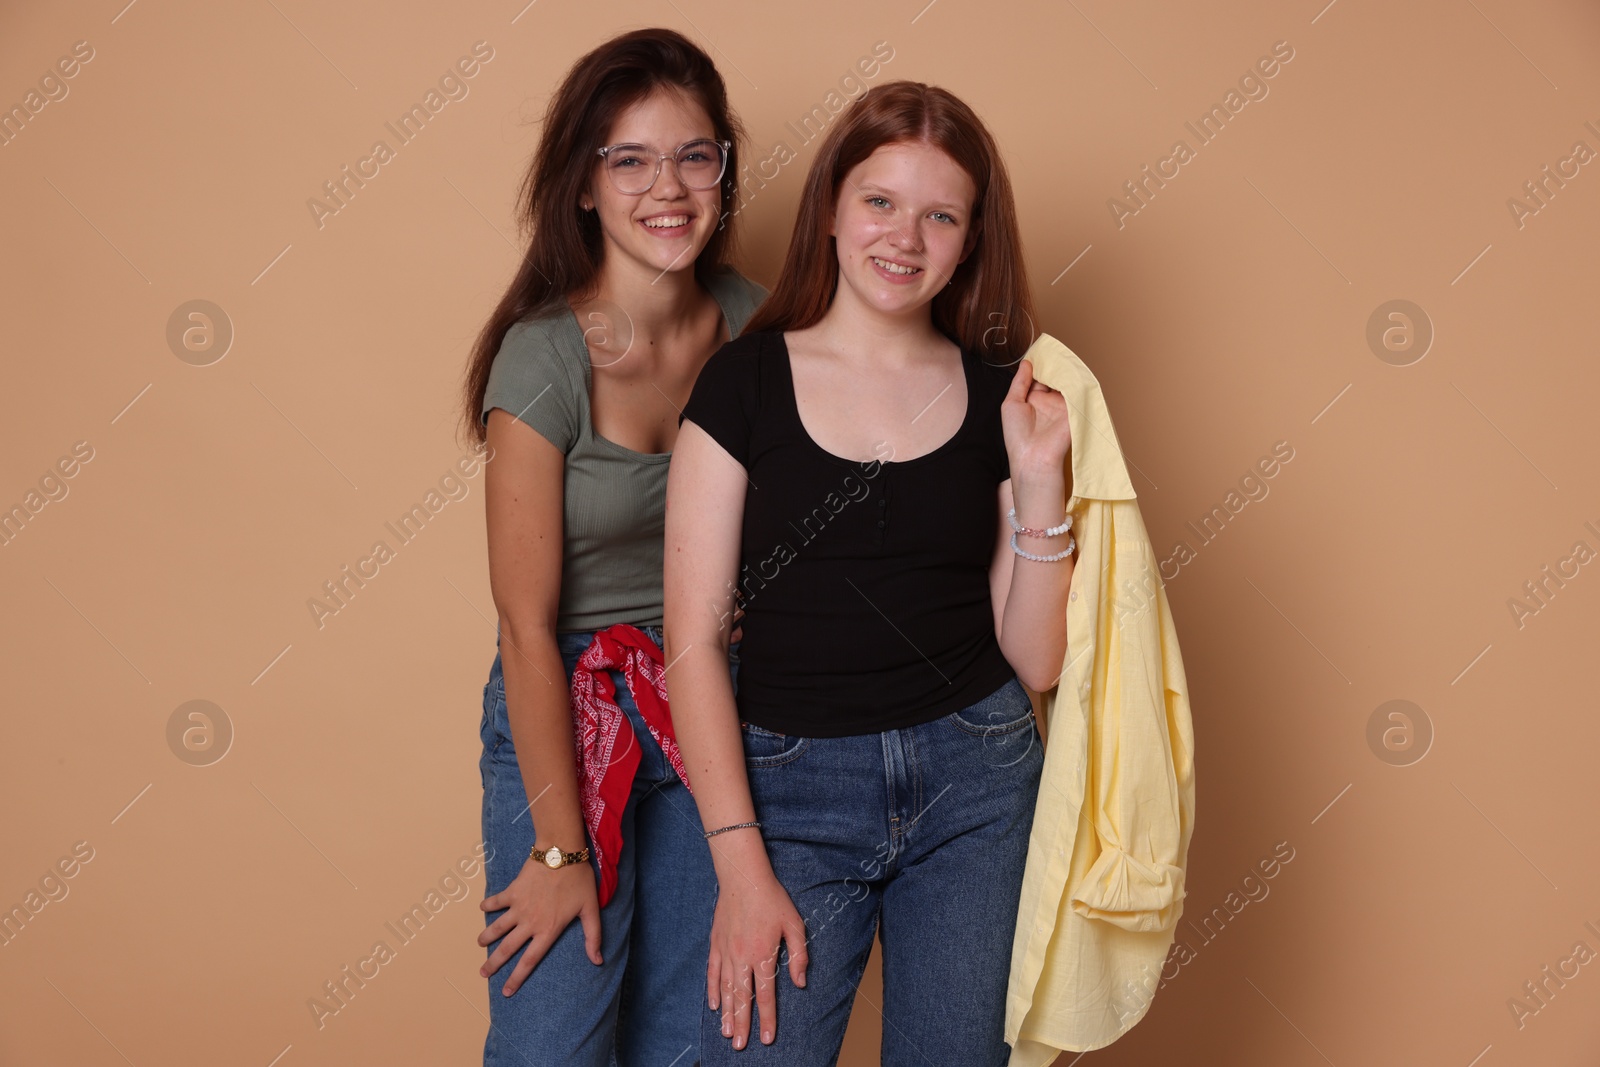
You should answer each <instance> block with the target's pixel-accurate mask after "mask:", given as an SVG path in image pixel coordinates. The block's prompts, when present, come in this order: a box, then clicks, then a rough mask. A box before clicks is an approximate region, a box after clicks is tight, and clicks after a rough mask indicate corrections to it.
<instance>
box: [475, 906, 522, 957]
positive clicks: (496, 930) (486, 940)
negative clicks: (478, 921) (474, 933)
mask: <svg viewBox="0 0 1600 1067" xmlns="http://www.w3.org/2000/svg"><path fill="white" fill-rule="evenodd" d="M516 925H517V920H516V917H515V916H513V915H512V914H511V913H510V912H509V911H508V912H506V913H505V914H504V915H502V916H500V918H498V919H496V920H495V921H494V922H492V923H490V924H489V925H488V926H485V927H484V928H483V932H482V933H480V934H479V935H478V945H479V947H480V948H488V947H489V946H490V945H492V944H494V943H495V942H496V941H498V940H500V938H501V937H503V936H505V933H506V931H508V930H510V929H511V928H512V927H514V926H516ZM519 944H520V942H519Z"/></svg>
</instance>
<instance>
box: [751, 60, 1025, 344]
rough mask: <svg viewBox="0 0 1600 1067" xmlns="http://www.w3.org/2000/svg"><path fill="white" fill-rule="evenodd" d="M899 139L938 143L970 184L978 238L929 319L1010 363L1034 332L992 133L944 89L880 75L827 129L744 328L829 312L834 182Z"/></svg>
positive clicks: (787, 325) (781, 326)
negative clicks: (780, 254) (784, 247)
mask: <svg viewBox="0 0 1600 1067" xmlns="http://www.w3.org/2000/svg"><path fill="white" fill-rule="evenodd" d="M903 143H912V144H915V143H926V144H930V145H932V146H934V147H935V148H938V149H939V150H940V151H942V152H944V153H945V154H946V155H948V156H949V157H950V158H951V159H953V160H954V161H955V162H956V165H957V166H959V167H961V169H962V170H964V171H966V172H967V174H968V175H969V176H970V177H971V178H972V182H973V184H974V185H975V186H976V187H977V199H976V200H975V201H974V202H973V205H972V217H973V220H974V223H973V224H974V227H975V229H976V231H977V243H976V244H975V245H974V246H973V249H972V251H971V253H970V254H969V255H968V256H967V258H966V259H964V260H963V261H962V262H961V265H960V266H958V267H957V268H956V270H955V273H954V274H953V275H952V276H951V282H950V284H949V285H948V286H946V287H945V288H943V289H941V290H940V292H939V295H938V296H936V297H934V298H933V309H932V313H933V324H934V327H935V328H936V329H938V330H939V331H940V332H941V333H943V334H944V335H945V336H947V337H949V338H950V339H951V340H952V341H954V342H956V343H957V344H958V345H960V346H961V347H963V348H965V349H970V350H973V351H976V352H978V353H979V354H981V355H982V356H983V357H984V358H985V359H987V360H989V361H990V362H994V363H1007V364H1009V363H1015V362H1016V361H1017V360H1019V359H1021V358H1022V354H1023V353H1024V352H1026V351H1027V349H1028V346H1029V345H1031V344H1032V343H1033V340H1034V337H1035V336H1036V335H1037V333H1038V330H1037V327H1036V326H1035V321H1036V320H1035V318H1034V313H1033V298H1032V296H1031V295H1030V293H1029V291H1028V282H1027V279H1026V277H1024V274H1023V265H1022V236H1021V234H1020V232H1019V231H1018V228H1017V209H1016V204H1015V201H1014V198H1013V196H1012V193H1011V179H1010V178H1009V177H1008V176H1007V174H1006V168H1005V164H1004V163H1003V162H1002V161H1001V159H1000V150H999V148H998V147H997V146H996V144H995V140H994V137H993V136H992V135H991V134H990V133H989V131H988V129H987V128H986V127H985V126H984V125H983V122H982V121H981V120H980V119H979V118H978V116H977V114H976V113H974V112H973V110H972V108H970V107H968V106H967V105H966V104H965V103H963V102H962V101H961V99H960V98H959V97H957V96H955V95H954V94H953V93H951V92H949V91H948V90H945V89H941V88H939V87H938V86H936V85H926V84H924V83H922V82H913V81H893V82H885V83H884V84H882V85H878V86H875V87H873V88H872V89H869V90H868V91H867V92H866V93H865V94H864V95H862V96H861V98H860V99H858V100H857V101H856V102H855V103H853V104H851V105H850V107H849V108H848V109H847V110H846V111H845V112H844V114H843V115H841V116H840V118H839V120H838V121H837V122H835V123H834V125H833V126H832V128H831V129H829V130H828V133H827V135H826V136H825V137H824V138H823V141H822V145H821V147H819V148H818V149H817V158H816V159H815V160H814V161H813V162H812V164H811V171H810V173H809V174H807V175H806V184H805V188H804V189H803V190H802V191H801V193H800V210H799V213H798V215H797V216H796V218H795V223H794V236H793V237H792V238H791V239H790V241H789V253H788V255H787V256H786V257H785V259H784V263H783V273H782V275H781V276H780V277H779V278H778V283H777V285H776V286H775V287H774V288H773V290H772V295H771V296H769V297H767V300H766V302H765V303H763V304H762V305H761V307H760V309H759V310H757V311H756V313H755V316H754V317H753V318H752V319H751V320H750V323H749V325H748V326H746V327H745V330H746V332H747V333H753V332H755V331H758V330H803V329H805V328H806V327H807V326H812V325H815V324H816V323H817V322H818V321H819V320H820V319H821V318H822V316H823V315H824V314H825V313H826V312H827V310H828V306H829V305H830V304H831V303H832V302H833V295H834V291H835V289H836V288H837V286H838V284H839V258H838V253H837V251H836V250H835V248H834V239H833V236H832V235H831V234H830V233H829V232H828V231H829V228H830V227H831V226H832V223H833V213H834V210H835V207H836V206H837V204H838V202H839V187H840V185H841V184H842V183H843V182H844V177H845V175H846V174H848V173H849V172H850V169H851V168H852V167H854V166H855V165H856V164H858V163H860V162H861V161H862V160H864V159H866V158H867V157H868V156H870V155H871V154H872V153H873V152H874V151H875V150H876V149H878V148H879V147H881V146H883V145H886V144H903Z"/></svg>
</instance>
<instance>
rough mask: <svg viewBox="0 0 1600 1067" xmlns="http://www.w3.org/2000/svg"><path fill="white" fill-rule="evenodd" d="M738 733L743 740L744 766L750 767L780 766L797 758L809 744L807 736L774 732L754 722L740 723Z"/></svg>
mask: <svg viewBox="0 0 1600 1067" xmlns="http://www.w3.org/2000/svg"><path fill="white" fill-rule="evenodd" d="M739 734H740V736H741V737H742V738H743V740H744V763H745V766H746V767H749V768H752V769H753V768H757V767H781V766H782V765H783V764H785V763H791V762H793V761H794V760H797V759H799V758H800V757H801V756H802V755H804V754H805V751H806V749H807V748H809V747H810V746H811V739H810V738H809V737H797V736H795V735H793V734H780V733H776V732H775V731H772V730H765V729H762V728H761V727H759V726H757V725H755V724H754V723H748V722H742V723H740V724H739Z"/></svg>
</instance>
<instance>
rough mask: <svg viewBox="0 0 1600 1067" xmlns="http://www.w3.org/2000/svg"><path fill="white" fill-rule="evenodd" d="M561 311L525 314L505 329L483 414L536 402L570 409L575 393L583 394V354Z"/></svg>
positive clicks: (516, 409) (523, 408)
mask: <svg viewBox="0 0 1600 1067" xmlns="http://www.w3.org/2000/svg"><path fill="white" fill-rule="evenodd" d="M562 310H563V309H560V308H557V309H554V310H551V311H547V312H542V313H535V314H532V315H529V316H528V317H526V318H523V319H521V320H519V321H517V322H515V323H512V325H511V327H510V328H509V329H507V330H506V333H505V337H503V338H502V339H501V341H500V348H499V351H497V352H496V353H495V357H494V362H493V363H492V364H491V365H490V368H489V381H488V384H487V386H486V387H485V390H484V398H483V411H484V413H485V414H487V412H488V410H489V409H490V408H491V407H503V408H506V409H507V410H509V411H511V412H512V413H513V414H515V413H518V412H525V411H528V410H529V407H528V406H529V405H531V404H532V403H533V401H535V400H539V401H540V405H539V406H540V408H541V409H545V410H548V409H549V408H551V407H552V406H555V407H559V408H561V409H565V410H569V411H570V410H572V409H573V407H574V405H575V403H576V397H577V395H578V394H579V393H586V392H587V388H588V387H587V385H586V383H585V381H584V367H583V353H582V352H581V351H574V350H573V349H574V345H573V340H572V338H571V337H570V336H569V333H570V331H569V329H568V328H567V327H568V326H569V325H570V324H568V323H564V322H563V321H562V319H561V314H562ZM568 314H570V312H568ZM578 343H579V344H580V345H581V343H582V342H581V338H580V339H579V342H578ZM541 398H542V399H541ZM552 402H553V405H552ZM524 421H527V419H526V416H524Z"/></svg>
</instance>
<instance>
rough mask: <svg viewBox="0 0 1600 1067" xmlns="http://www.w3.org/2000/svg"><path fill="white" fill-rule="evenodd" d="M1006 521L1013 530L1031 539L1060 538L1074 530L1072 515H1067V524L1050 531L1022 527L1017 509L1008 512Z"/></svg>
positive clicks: (1051, 528) (1052, 528) (1064, 523)
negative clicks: (1018, 519)
mask: <svg viewBox="0 0 1600 1067" xmlns="http://www.w3.org/2000/svg"><path fill="white" fill-rule="evenodd" d="M1006 520H1007V521H1008V522H1010V523H1011V528H1012V529H1013V530H1015V531H1016V532H1017V533H1019V534H1027V535H1028V536H1029V537H1060V536H1061V535H1062V534H1064V533H1066V532H1067V531H1068V530H1070V529H1072V515H1071V514H1070V513H1069V514H1068V515H1067V521H1066V522H1063V523H1062V524H1061V525H1060V526H1052V527H1050V528H1049V529H1048V530H1034V529H1031V528H1029V527H1027V526H1024V525H1022V524H1021V523H1020V522H1018V521H1017V509H1016V508H1012V509H1011V510H1010V511H1008V512H1006Z"/></svg>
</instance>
